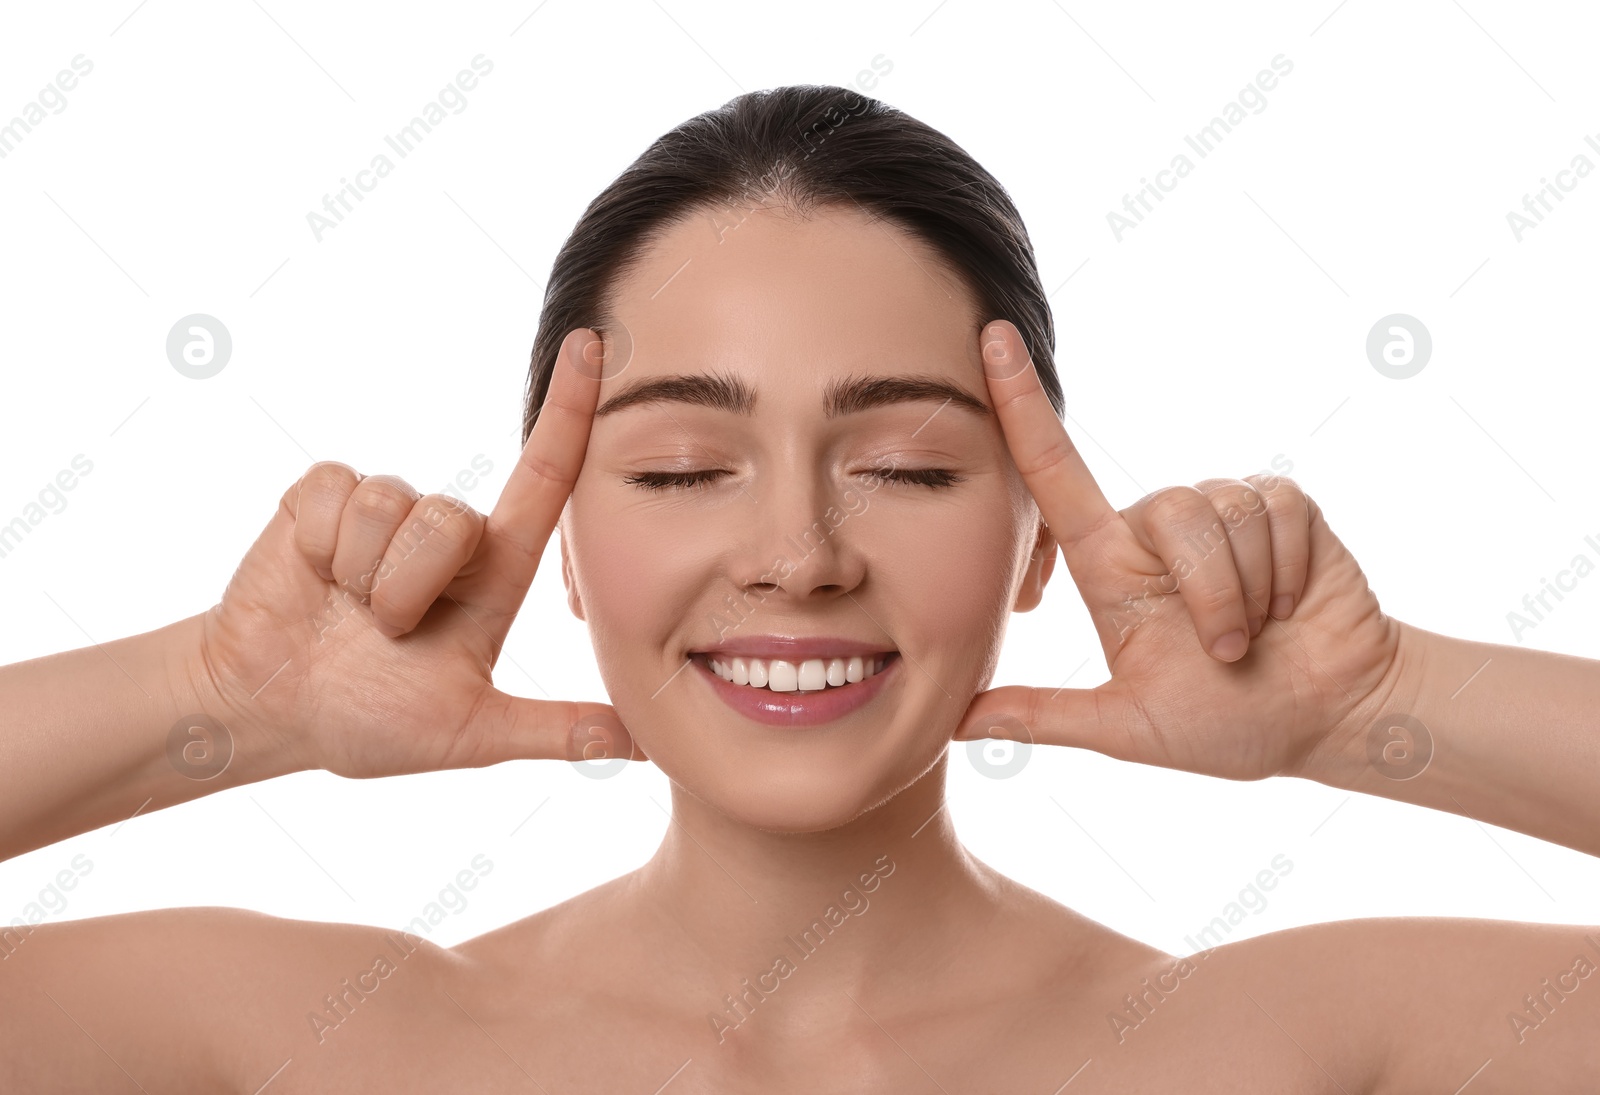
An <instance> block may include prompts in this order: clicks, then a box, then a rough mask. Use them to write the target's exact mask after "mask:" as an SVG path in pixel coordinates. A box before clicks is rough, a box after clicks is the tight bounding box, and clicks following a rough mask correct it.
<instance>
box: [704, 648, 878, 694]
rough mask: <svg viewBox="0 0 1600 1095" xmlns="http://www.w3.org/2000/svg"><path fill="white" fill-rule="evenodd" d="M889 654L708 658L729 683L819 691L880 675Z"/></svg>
mask: <svg viewBox="0 0 1600 1095" xmlns="http://www.w3.org/2000/svg"><path fill="white" fill-rule="evenodd" d="M887 660H888V655H886V654H880V655H877V656H874V657H870V658H866V657H853V658H826V659H824V658H808V659H806V660H805V661H803V662H800V663H798V664H796V663H795V662H790V661H784V660H783V659H782V658H730V659H722V658H708V659H707V662H708V663H709V664H710V666H711V671H712V672H713V673H715V674H716V675H717V676H719V677H721V678H722V679H723V680H725V681H728V682H729V683H730V684H743V685H749V686H751V687H754V688H770V689H771V690H772V691H774V692H796V691H798V692H818V691H821V690H822V689H824V688H839V687H842V686H843V685H846V684H855V683H857V682H858V681H863V680H866V679H867V678H868V677H870V676H872V675H873V674H875V673H878V672H881V671H882V669H883V667H884V664H885V663H886V662H887Z"/></svg>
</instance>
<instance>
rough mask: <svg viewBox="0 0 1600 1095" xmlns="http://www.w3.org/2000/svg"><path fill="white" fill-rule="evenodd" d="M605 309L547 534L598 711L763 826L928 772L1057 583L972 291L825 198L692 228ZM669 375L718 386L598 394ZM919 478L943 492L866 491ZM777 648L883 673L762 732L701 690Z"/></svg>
mask: <svg viewBox="0 0 1600 1095" xmlns="http://www.w3.org/2000/svg"><path fill="white" fill-rule="evenodd" d="M735 225H737V227H735ZM612 312H613V314H614V316H615V317H616V320H617V322H616V324H615V325H614V327H613V329H611V330H608V331H606V332H604V335H605V338H606V354H607V363H606V367H605V370H604V373H603V376H604V379H603V381H602V383H601V388H600V396H599V399H600V403H599V407H598V410H597V414H596V417H595V420H594V425H593V430H592V432H591V435H590V438H589V446H588V451H587V455H586V457H585V460H584V464H583V469H582V472H581V473H580V475H579V477H578V481H577V483H576V485H575V487H574V489H573V492H572V497H571V499H570V501H569V502H568V505H567V508H566V510H565V511H564V513H563V516H562V521H561V525H560V531H561V549H562V573H563V578H564V580H565V581H566V583H567V589H568V595H569V601H570V603H571V605H572V609H573V612H574V613H575V614H576V615H577V616H578V617H579V618H580V619H583V620H586V621H587V622H588V624H589V630H590V634H591V637H592V639H593V642H594V647H595V653H596V656H597V658H598V660H599V666H600V673H601V676H602V678H603V679H604V681H605V684H606V689H607V691H608V693H609V696H610V700H611V703H612V704H613V705H614V706H615V708H616V709H617V712H618V714H619V716H620V717H621V719H622V721H623V723H624V724H625V725H626V726H627V727H628V729H629V731H630V732H631V733H632V734H633V736H634V738H635V740H636V741H637V743H638V744H639V746H640V747H641V748H642V749H643V750H644V751H645V752H646V753H647V754H649V756H650V758H651V760H653V761H654V762H655V763H656V764H657V765H659V766H660V768H661V770H662V771H664V772H665V773H666V774H667V775H668V776H669V777H670V778H671V779H672V780H673V781H674V782H675V783H677V784H679V785H681V786H682V787H683V788H684V789H686V790H688V791H689V792H691V793H692V794H694V795H695V796H696V797H697V798H699V799H701V800H703V801H705V802H707V803H709V804H711V805H712V806H713V807H715V808H716V809H718V810H720V811H722V812H723V813H725V814H727V815H729V816H731V817H733V818H735V819H738V820H739V821H741V822H743V823H745V824H749V825H753V826H756V827H758V828H762V829H767V830H773V831H792V832H803V831H816V830H821V829H827V828H832V827H834V826H837V825H841V824H844V823H845V822H848V821H850V820H852V819H853V818H855V817H856V816H858V815H859V814H861V813H862V812H864V811H866V810H868V809H871V808H872V807H874V806H876V805H878V804H880V803H882V802H883V801H885V800H886V799H888V798H889V797H891V796H892V795H894V794H896V793H897V792H899V791H900V790H902V789H904V788H905V787H907V786H909V785H910V784H911V783H913V782H914V781H915V780H917V779H918V778H919V777H921V776H923V775H924V774H925V773H927V772H928V770H929V769H930V768H931V767H932V766H933V765H934V764H935V762H936V761H937V760H938V759H939V758H940V756H941V755H942V753H943V750H944V749H945V747H946V745H947V744H948V743H949V741H950V735H951V734H952V733H953V732H954V730H955V727H956V726H957V724H958V722H959V721H960V719H961V716H962V715H963V713H964V712H965V711H966V709H967V706H968V704H969V703H970V702H971V700H972V697H973V696H974V695H976V694H977V693H978V692H980V691H982V690H983V689H984V688H986V687H988V684H989V681H990V680H991V678H992V676H993V673H994V669H995V665H996V662H997V660H998V656H999V648H1000V641H1001V638H1002V635H1003V633H1004V628H1005V624H1006V621H1007V618H1008V616H1009V614H1010V612H1011V611H1013V609H1016V610H1019V611H1026V610H1027V609H1030V608H1032V607H1034V605H1035V604H1037V602H1038V598H1039V593H1040V589H1041V587H1042V584H1043V581H1044V579H1045V578H1047V577H1048V573H1049V567H1048V566H1047V565H1045V560H1046V558H1047V553H1045V552H1041V551H1036V543H1037V539H1036V538H1037V536H1038V533H1039V529H1040V524H1039V515H1038V510H1037V508H1036V506H1035V505H1034V502H1033V500H1032V498H1031V497H1030V496H1029V494H1028V491H1027V487H1026V485H1025V484H1024V483H1023V481H1022V478H1021V475H1020V474H1019V473H1018V471H1017V469H1016V466H1015V465H1014V464H1013V463H1012V461H1011V458H1010V456H1009V454H1008V452H1007V450H1006V446H1005V441H1004V437H1003V435H1002V433H1001V430H1000V425H999V421H998V419H997V418H996V417H995V415H994V412H993V409H992V405H991V402H990V398H989V395H988V392H987V389H986V386H985V383H984V375H983V369H982V365H981V361H980V357H979V330H978V327H977V322H976V318H975V316H976V312H975V308H974V306H973V303H972V300H971V298H970V296H969V294H968V293H967V291H966V290H965V288H964V287H963V286H962V285H961V284H960V282H959V280H958V279H957V278H956V277H955V276H953V275H952V274H951V273H950V272H949V271H948V270H947V269H946V268H945V267H944V266H943V264H942V263H941V262H940V261H939V260H938V259H937V257H936V256H935V255H934V253H933V252H932V251H930V250H929V249H928V248H927V247H925V246H924V245H922V244H920V243H919V242H918V241H916V240H915V239H913V238H912V237H911V236H909V235H908V234H906V233H905V232H903V231H902V230H900V229H899V228H897V227H893V226H890V225H887V224H883V223H874V222H872V221H869V220H868V219H867V218H866V217H865V216H864V215H863V214H860V213H858V212H855V211H854V210H845V209H839V208H837V207H833V208H828V209H824V210H821V211H819V212H818V213H817V214H815V215H814V216H812V217H811V218H809V219H806V220H799V219H795V218H794V217H793V216H792V215H790V214H783V213H778V212H773V211H760V212H752V213H750V214H749V215H748V216H745V217H744V219H743V220H742V221H740V220H739V215H738V214H735V215H733V216H732V217H729V216H728V215H726V214H722V213H719V214H718V215H716V216H715V217H713V215H712V214H711V213H709V212H702V213H699V214H697V215H695V216H693V217H692V218H691V219H689V220H687V221H685V222H683V223H681V224H679V225H677V226H676V227H674V228H673V229H671V230H669V231H668V232H666V233H665V234H664V235H663V236H662V237H661V238H659V239H658V241H657V242H656V243H655V244H654V245H653V246H652V247H651V248H650V249H649V250H648V252H647V253H646V256H645V259H644V261H643V262H642V263H641V264H640V265H638V266H637V267H636V268H635V269H633V270H632V271H631V272H630V273H629V274H628V275H627V277H626V278H625V279H624V280H623V281H622V282H621V284H620V285H619V286H618V288H617V290H616V292H615V293H614V299H613V307H612ZM566 367H568V366H567V365H566V364H565V363H564V362H562V363H558V364H557V368H566ZM676 377H691V378H692V377H701V378H715V381H712V380H702V381H700V382H697V383H683V382H679V383H678V384H677V385H675V387H674V388H672V389H667V390H666V392H665V395H664V397H663V398H656V399H644V400H636V401H630V402H629V403H628V404H627V405H626V406H623V405H620V402H618V403H613V401H617V400H618V397H619V396H623V395H625V394H629V393H636V392H637V390H638V388H639V386H640V385H647V384H651V383H653V382H660V381H662V380H664V379H666V378H676ZM901 377H906V378H916V379H920V380H922V381H928V382H933V383H931V384H928V385H926V386H925V387H924V389H923V390H922V391H920V393H918V394H917V397H916V398H903V397H897V398H894V399H891V400H888V401H880V399H878V398H873V392H874V389H872V388H867V389H865V397H863V394H862V392H861V391H860V390H858V391H857V393H856V395H855V396H854V398H850V397H849V392H848V389H847V388H846V385H855V384H859V383H860V382H861V381H864V380H865V381H871V380H873V379H876V378H901ZM937 385H944V386H948V387H949V388H952V389H954V391H955V393H956V395H957V396H959V395H960V394H964V395H965V396H966V397H968V398H969V399H970V401H971V403H972V404H973V405H974V406H969V405H964V403H963V401H962V400H961V399H960V398H952V397H950V396H947V395H946V394H944V393H942V392H940V391H939V390H938V388H937ZM708 391H709V392H717V393H721V394H722V396H724V397H728V396H730V395H731V396H732V398H731V400H730V401H731V402H734V403H738V402H739V400H738V397H739V396H743V395H748V397H749V398H748V403H747V404H745V405H740V406H735V407H733V408H730V407H728V406H722V405H712V404H719V403H721V402H723V401H724V399H722V398H714V397H713V396H712V395H710V394H707V393H708ZM880 394H881V388H880ZM830 396H832V400H830ZM841 396H843V397H844V398H843V405H841V406H830V402H837V401H838V400H839V399H840V398H841ZM608 403H613V406H611V407H608V406H607V404H608ZM926 469H934V470H936V471H937V472H940V473H947V474H942V475H934V476H932V477H924V478H926V479H929V480H930V481H932V482H934V483H936V484H944V483H948V485H932V486H930V485H924V484H923V483H919V482H914V481H885V480H884V479H882V478H881V477H880V476H879V475H877V474H874V472H875V470H877V471H885V470H888V471H898V472H902V473H903V472H909V471H913V470H926ZM700 472H708V473H711V474H710V475H709V476H707V477H705V478H703V479H702V480H701V481H700V482H698V483H695V484H693V485H688V486H685V485H674V484H682V483H685V482H687V480H684V479H674V478H672V477H673V476H683V475H684V474H685V473H700ZM640 477H643V478H640ZM1053 552H1054V545H1053V543H1052V544H1050V552H1049V554H1053ZM772 637H779V638H796V637H800V638H828V639H837V640H849V641H851V642H854V643H857V644H861V645H864V646H865V647H869V648H872V649H875V650H892V651H896V652H898V656H896V657H892V658H891V659H890V661H889V664H888V665H887V666H886V667H885V668H884V670H883V671H882V672H883V677H882V679H881V680H880V681H878V682H877V684H876V686H875V692H874V694H873V695H872V698H871V699H870V700H868V701H867V702H865V703H864V704H861V705H860V706H858V707H856V708H855V709H853V710H851V711H849V712H848V713H845V714H843V715H841V716H838V717H835V718H832V719H830V720H828V721H825V722H823V723H820V724H816V725H805V726H797V725H792V724H788V725H770V724H768V723H764V722H761V721H758V720H757V719H755V718H752V717H750V716H749V715H748V714H746V713H744V712H743V711H741V710H740V709H739V708H737V707H736V706H733V705H731V704H730V703H729V702H728V701H727V700H725V699H724V698H722V696H721V695H720V690H721V689H732V688H735V687H738V688H745V689H748V688H750V687H751V686H750V685H744V684H741V685H731V684H724V683H723V682H719V681H717V680H716V679H715V678H714V677H713V676H712V675H711V672H710V670H709V668H708V666H707V665H706V664H705V662H706V659H705V658H704V657H701V656H700V655H699V654H698V653H697V652H705V651H716V650H719V649H726V648H731V647H733V645H734V644H735V643H736V642H739V641H756V640H761V639H765V638H772ZM692 654H693V655H695V656H693V657H691V655H692ZM712 657H716V658H717V660H718V661H724V662H731V661H732V657H731V656H721V657H718V656H717V655H712ZM793 660H801V659H793ZM828 660H830V659H828V658H826V657H824V658H823V661H824V664H826V662H827V661H828ZM800 683H801V684H802V685H804V683H805V682H804V681H801V682H800ZM867 683H868V684H871V682H867ZM863 687H866V685H862V684H847V685H846V687H845V688H844V689H841V690H840V695H843V693H844V692H846V691H848V690H849V689H855V688H863ZM761 695H762V696H764V697H766V698H767V699H768V700H770V701H774V702H776V703H778V704H782V703H783V702H784V701H785V700H787V699H794V698H795V697H796V696H797V695H803V696H806V697H811V696H814V695H815V693H812V692H807V693H803V694H802V693H797V692H776V693H774V692H771V691H769V690H762V692H761ZM824 695H826V693H824Z"/></svg>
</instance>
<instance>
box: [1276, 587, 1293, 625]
mask: <svg viewBox="0 0 1600 1095" xmlns="http://www.w3.org/2000/svg"><path fill="white" fill-rule="evenodd" d="M1292 608H1294V598H1293V597H1291V596H1290V595H1289V594H1287V593H1280V594H1278V595H1277V596H1276V597H1274V598H1272V615H1273V616H1275V617H1276V618H1278V619H1280V620H1282V619H1284V618H1286V617H1287V616H1288V615H1289V610H1290V609H1292Z"/></svg>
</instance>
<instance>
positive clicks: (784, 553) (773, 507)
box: [730, 470, 865, 600]
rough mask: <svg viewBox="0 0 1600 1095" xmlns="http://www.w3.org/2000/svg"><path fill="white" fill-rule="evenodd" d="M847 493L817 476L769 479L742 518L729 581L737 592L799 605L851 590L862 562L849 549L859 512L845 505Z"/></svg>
mask: <svg viewBox="0 0 1600 1095" xmlns="http://www.w3.org/2000/svg"><path fill="white" fill-rule="evenodd" d="M851 490H854V488H853V487H841V485H840V484H839V483H838V482H837V481H835V480H834V479H833V478H832V477H831V476H830V475H828V474H827V473H826V472H824V471H821V470H818V471H816V472H808V473H806V474H800V475H782V476H780V477H768V478H767V480H766V482H765V483H764V484H762V487H761V490H760V493H759V495H757V496H756V497H755V498H754V499H753V501H752V504H751V505H750V506H749V507H748V512H747V514H746V515H745V516H744V517H743V518H742V520H743V521H744V525H743V527H742V529H741V530H740V534H738V535H737V539H736V542H737V543H738V545H739V546H738V549H737V551H736V553H735V555H734V557H733V560H732V563H731V571H730V577H732V578H733V580H734V581H735V582H737V583H738V584H739V585H740V588H742V589H751V590H753V591H759V592H760V593H761V594H763V595H765V596H780V597H787V598H793V599H798V600H803V599H809V598H814V597H839V596H843V595H844V594H845V593H847V592H849V591H850V590H853V589H855V588H856V587H857V586H859V585H860V584H861V581H862V578H863V577H864V574H865V559H864V558H863V556H862V554H861V553H860V552H859V551H858V550H856V549H855V546H854V545H855V543H856V539H857V536H856V534H857V533H858V532H859V522H860V519H861V518H860V514H861V513H862V512H863V511H862V510H861V509H860V507H859V506H857V507H852V506H851V505H850V504H849V503H848V500H847V498H846V494H847V493H848V492H849V491H851ZM752 493H755V492H752ZM852 522H856V524H855V525H852Z"/></svg>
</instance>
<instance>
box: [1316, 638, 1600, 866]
mask: <svg viewBox="0 0 1600 1095" xmlns="http://www.w3.org/2000/svg"><path fill="white" fill-rule="evenodd" d="M1401 626H1402V628H1403V632H1402V637H1401V648H1400V659H1401V661H1400V670H1399V673H1398V676H1397V683H1396V686H1395V687H1394V689H1393V690H1392V691H1391V692H1390V693H1389V694H1388V695H1387V697H1386V701H1387V706H1385V707H1384V708H1383V709H1382V710H1380V711H1377V712H1376V713H1374V712H1371V711H1369V712H1367V714H1366V718H1365V722H1364V724H1362V725H1356V726H1353V727H1351V728H1350V729H1349V730H1348V731H1346V732H1345V734H1344V735H1343V737H1342V743H1343V744H1342V746H1341V747H1340V748H1339V750H1338V751H1337V752H1336V753H1335V754H1333V755H1331V756H1330V757H1328V758H1327V759H1326V761H1325V763H1324V764H1323V765H1322V766H1321V767H1320V768H1319V769H1318V771H1317V772H1316V773H1315V774H1313V775H1312V778H1314V779H1317V780H1318V781H1320V782H1323V783H1327V784H1330V785H1332V786H1336V787H1343V788H1347V789H1349V790H1356V791H1364V792H1366V793H1367V794H1373V795H1381V796H1383V797H1384V798H1392V799H1397V800H1399V801H1402V802H1411V803H1415V804H1417V805H1419V806H1431V807H1434V808H1435V809H1439V810H1448V811H1450V812H1451V813H1455V814H1462V815H1464V816H1466V817H1472V818H1477V819H1478V820H1480V821H1486V822H1488V823H1490V824H1492V825H1499V826H1501V827H1503V828H1507V829H1514V830H1516V831H1518V832H1522V833H1527V834H1529V835H1530V836H1536V837H1539V838H1540V839H1542V840H1549V841H1553V842H1555V843H1557V844H1562V845H1565V846H1567V847H1569V848H1576V849H1578V850H1580V851H1584V852H1588V853H1589V854H1591V855H1600V794H1597V793H1596V791H1597V787H1600V661H1593V660H1590V659H1587V658H1576V657H1572V656H1570V655H1566V654H1552V653H1549V652H1546V651H1541V650H1525V649H1523V648H1521V647H1515V646H1503V645H1499V644H1494V643H1479V642H1470V641H1468V640H1466V639H1457V638H1452V637H1450V636H1448V635H1440V634H1437V633H1435V632H1431V631H1426V630H1424V629H1422V628H1416V627H1412V626H1411V625H1409V624H1402V625H1401ZM1396 715H1409V716H1412V717H1413V718H1414V719H1416V720H1417V721H1418V722H1420V724H1421V725H1422V727H1424V728H1425V730H1426V734H1425V736H1421V735H1419V737H1421V740H1412V738H1413V733H1412V731H1411V730H1410V729H1408V728H1406V727H1404V726H1403V725H1402V724H1401V723H1400V722H1399V721H1398V720H1396V719H1394V718H1393V716H1396ZM1374 726H1377V727H1378V729H1376V730H1374ZM1386 749H1387V752H1385V750H1386ZM1418 769H1420V770H1418ZM1413 771H1415V772H1416V774H1414V775H1412V774H1411V773H1412V772H1413Z"/></svg>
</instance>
